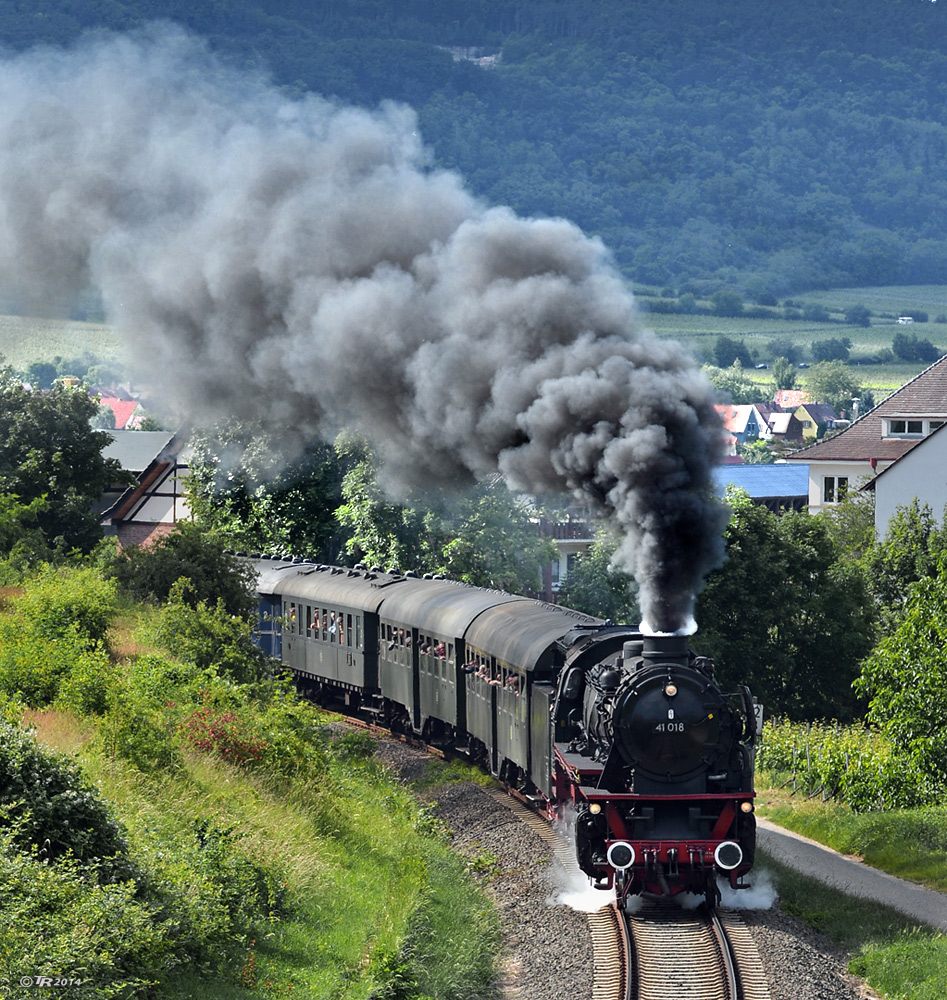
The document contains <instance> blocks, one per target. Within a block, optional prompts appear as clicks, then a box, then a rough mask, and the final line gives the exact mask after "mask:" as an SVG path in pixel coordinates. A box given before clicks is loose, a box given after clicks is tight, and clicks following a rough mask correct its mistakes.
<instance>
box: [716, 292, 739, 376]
mask: <svg viewBox="0 0 947 1000" xmlns="http://www.w3.org/2000/svg"><path fill="white" fill-rule="evenodd" d="M710 306H711V309H712V310H713V314H714V316H742V315H743V296H742V295H741V294H740V293H739V292H734V291H732V290H731V289H728V288H721V289H718V290H717V291H716V292H714V293H713V295H711V296H710ZM721 367H723V366H721Z"/></svg>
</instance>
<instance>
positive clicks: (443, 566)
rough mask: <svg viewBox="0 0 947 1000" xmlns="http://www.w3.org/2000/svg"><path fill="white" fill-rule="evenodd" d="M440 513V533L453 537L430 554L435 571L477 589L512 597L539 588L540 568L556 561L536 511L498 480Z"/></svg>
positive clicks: (430, 534) (430, 535)
mask: <svg viewBox="0 0 947 1000" xmlns="http://www.w3.org/2000/svg"><path fill="white" fill-rule="evenodd" d="M451 507H452V508H453V509H450V508H449V509H448V511H447V512H446V513H442V514H441V524H440V531H439V532H432V531H429V532H428V533H427V536H426V538H427V541H428V542H429V543H430V542H433V541H435V540H436V539H437V536H438V534H440V535H441V536H442V537H445V538H447V539H449V540H448V541H447V542H446V544H443V546H442V549H441V552H440V553H432V554H431V558H432V561H433V564H434V571H435V572H437V573H442V574H443V575H444V576H448V577H450V578H451V579H454V580H462V581H463V582H464V583H469V584H471V585H472V586H475V587H490V588H493V589H495V590H505V591H508V592H509V593H513V594H530V593H535V592H536V591H537V590H538V589H539V583H540V580H539V573H540V567H541V566H544V565H546V564H547V563H551V562H552V561H553V559H555V558H556V543H555V542H554V541H553V540H552V539H551V538H547V537H545V536H543V535H540V534H539V531H538V529H537V525H536V523H535V520H534V517H533V515H534V510H533V508H532V507H531V506H530V505H529V504H528V503H527V502H526V501H525V500H524V499H522V498H518V497H515V496H514V495H513V494H511V493H510V491H509V490H508V489H507V487H506V485H505V484H504V482H503V480H502V479H500V478H499V477H495V478H493V479H490V480H487V481H485V482H481V483H478V484H477V486H476V487H474V489H473V490H472V491H471V492H470V493H469V494H468V495H466V496H464V497H462V498H460V500H459V501H458V502H457V503H456V505H451Z"/></svg>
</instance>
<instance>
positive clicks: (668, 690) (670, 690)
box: [664, 684, 677, 698]
mask: <svg viewBox="0 0 947 1000" xmlns="http://www.w3.org/2000/svg"><path fill="white" fill-rule="evenodd" d="M664 693H665V694H666V695H667V696H668V697H669V698H673V697H674V695H676V694H677V685H676V684H665V685H664Z"/></svg>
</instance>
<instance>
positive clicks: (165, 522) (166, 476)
mask: <svg viewBox="0 0 947 1000" xmlns="http://www.w3.org/2000/svg"><path fill="white" fill-rule="evenodd" d="M111 433H112V436H113V438H115V440H114V441H113V442H112V443H111V444H110V445H108V446H107V447H106V448H104V449H103V454H104V455H105V456H106V457H112V458H118V459H119V461H120V462H121V463H122V467H123V468H124V469H126V470H127V471H129V472H132V473H134V475H135V478H136V480H137V481H136V483H135V484H134V485H133V486H129V487H127V488H125V489H124V490H122V491H121V493H120V494H119V495H117V496H116V497H115V498H114V501H113V502H112V503H111V504H110V505H109V506H108V507H107V508H106V509H105V510H103V511H102V513H101V515H100V520H99V523H100V524H101V525H102V527H103V529H104V531H105V534H106V535H115V536H117V537H118V547H119V549H122V548H124V547H125V546H127V545H147V544H148V543H149V542H152V541H153V540H154V539H156V538H159V537H160V536H161V535H166V534H168V533H169V532H170V531H171V530H172V529H173V528H174V525H175V523H176V522H178V521H183V520H187V519H189V518H190V516H191V512H190V508H189V507H188V502H187V498H186V496H185V493H184V483H185V480H186V479H187V473H188V464H187V458H188V454H189V449H188V447H187V434H186V433H184V432H180V433H177V434H171V433H168V432H166V431H124V432H123V431H113V432H111Z"/></svg>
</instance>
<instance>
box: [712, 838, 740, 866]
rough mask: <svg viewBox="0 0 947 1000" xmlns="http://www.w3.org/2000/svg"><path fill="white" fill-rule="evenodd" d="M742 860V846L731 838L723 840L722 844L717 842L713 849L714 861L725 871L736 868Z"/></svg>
mask: <svg viewBox="0 0 947 1000" xmlns="http://www.w3.org/2000/svg"><path fill="white" fill-rule="evenodd" d="M742 860H743V848H742V847H740V845H739V844H738V843H736V841H733V840H725V841H724V842H723V843H722V844H718V845H717V849H716V850H715V851H714V861H716V862H717V867H718V868H724V869H726V870H727V871H730V870H731V869H733V868H736V867H737V865H739V864H740V862H741V861H742Z"/></svg>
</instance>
